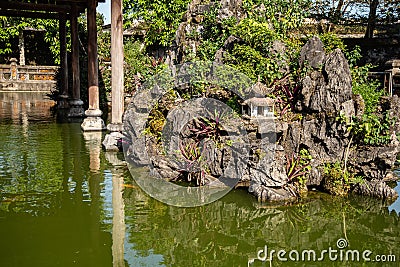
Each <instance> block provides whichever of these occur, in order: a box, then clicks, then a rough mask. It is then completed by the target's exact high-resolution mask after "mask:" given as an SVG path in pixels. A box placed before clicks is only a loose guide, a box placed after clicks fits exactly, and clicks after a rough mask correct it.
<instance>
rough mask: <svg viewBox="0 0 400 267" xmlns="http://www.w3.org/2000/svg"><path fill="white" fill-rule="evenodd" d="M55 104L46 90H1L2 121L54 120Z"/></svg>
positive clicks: (0, 117)
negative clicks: (52, 108)
mask: <svg viewBox="0 0 400 267" xmlns="http://www.w3.org/2000/svg"><path fill="white" fill-rule="evenodd" d="M55 104H56V103H55V101H53V100H50V98H49V97H48V96H47V94H46V93H44V92H18V93H12V92H0V122H1V121H11V122H12V123H17V124H18V123H21V122H23V121H25V122H27V121H43V120H53V116H52V114H51V107H53V106H54V105H55Z"/></svg>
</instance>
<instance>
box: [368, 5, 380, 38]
mask: <svg viewBox="0 0 400 267" xmlns="http://www.w3.org/2000/svg"><path fill="white" fill-rule="evenodd" d="M378 6H379V0H372V1H371V3H370V5H369V15H368V25H367V30H366V31H365V38H372V37H374V30H375V26H376V10H377V9H378Z"/></svg>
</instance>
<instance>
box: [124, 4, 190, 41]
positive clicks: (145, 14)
mask: <svg viewBox="0 0 400 267" xmlns="http://www.w3.org/2000/svg"><path fill="white" fill-rule="evenodd" d="M189 3H190V0H168V1H166V0H155V1H149V0H133V1H132V0H124V1H123V5H124V21H125V25H124V27H125V28H127V27H128V28H129V27H130V26H131V23H132V22H133V20H134V19H137V20H143V21H144V22H145V23H146V24H147V27H148V30H147V34H146V37H145V42H146V44H147V45H161V46H164V47H166V46H168V45H170V44H171V42H172V40H173V39H174V37H175V32H176V30H177V28H178V25H179V23H180V22H181V19H182V16H183V14H184V13H185V12H186V9H187V5H188V4H189Z"/></svg>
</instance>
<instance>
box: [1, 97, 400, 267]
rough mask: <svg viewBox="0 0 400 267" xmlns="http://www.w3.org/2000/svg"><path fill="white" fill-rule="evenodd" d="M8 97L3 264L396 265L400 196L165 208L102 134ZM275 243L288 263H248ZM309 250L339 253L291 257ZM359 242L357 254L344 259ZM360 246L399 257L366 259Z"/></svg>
mask: <svg viewBox="0 0 400 267" xmlns="http://www.w3.org/2000/svg"><path fill="white" fill-rule="evenodd" d="M0 97H1V93H0ZM3 99H4V98H3ZM3 103H4V102H3ZM15 103H19V104H17V108H15ZM15 103H14V104H13V105H14V106H13V108H11V109H10V107H11V106H12V105H11V104H3V105H0V266H7V267H17V266H18V267H20V266H29V267H33V266H40V267H44V266H85V267H87V266H114V267H115V266H118V267H119V266H400V264H399V262H400V248H399V245H398V244H400V220H399V215H398V214H399V212H400V204H399V202H398V201H396V202H395V203H385V202H382V201H380V200H376V199H372V198H362V197H357V196H349V197H346V198H340V197H331V196H329V195H326V194H322V193H316V192H314V193H310V194H309V196H308V197H307V198H305V199H303V200H301V201H300V202H299V203H297V204H295V205H291V206H272V205H262V204H260V203H258V202H257V201H256V200H255V199H254V198H253V196H251V195H249V194H248V193H247V192H246V191H243V190H234V191H232V192H230V193H229V194H227V195H226V196H225V197H224V198H222V199H220V200H218V201H216V202H213V203H211V204H209V205H206V206H202V207H196V208H177V207H172V206H168V205H165V204H163V203H160V202H158V201H157V200H154V199H152V198H151V197H149V196H147V195H146V194H145V193H144V192H143V191H142V190H141V189H140V188H139V187H138V186H137V185H136V184H135V183H134V180H133V178H132V175H131V173H130V172H129V171H128V170H127V168H126V166H125V165H124V162H123V156H122V155H120V154H118V153H117V154H116V153H109V152H107V153H106V152H104V151H102V150H101V141H102V138H103V136H102V135H104V133H103V134H102V133H89V134H88V133H83V132H82V131H81V130H80V124H78V123H63V124H60V123H57V122H56V121H55V120H54V118H52V117H51V115H50V113H47V112H45V111H43V110H44V109H48V107H49V106H48V105H47V104H49V103H47V104H42V105H39V104H37V105H36V106H35V105H33V104H32V102H29V103H30V104H26V102H25V103H23V104H21V103H22V102H18V101H17V102H15ZM49 105H50V104H49ZM23 109H25V110H26V111H25V113H23ZM40 109H43V110H42V111H40ZM133 175H134V173H133ZM398 191H400V190H398ZM341 238H343V240H341V241H342V242H343V241H344V242H347V246H345V247H343V248H342V249H339V248H338V245H339V244H337V241H338V240H339V239H341ZM341 244H342V243H341ZM345 245H346V244H345ZM271 250H275V251H279V250H285V251H286V252H287V253H286V254H285V256H283V255H282V254H281V256H282V258H286V259H288V261H287V262H284V261H281V260H279V259H278V258H277V255H276V253H275V254H274V255H273V260H272V262H269V261H267V260H268V259H265V261H261V260H258V259H255V260H254V262H252V259H254V258H257V254H259V256H260V258H263V257H264V256H265V251H267V254H269V253H270V252H271ZM311 250H313V251H315V252H316V258H317V259H318V258H321V257H320V256H321V253H322V252H323V251H324V250H327V251H328V252H329V250H337V251H338V252H337V256H338V258H337V259H336V260H332V259H334V253H333V254H332V255H331V256H332V259H331V258H329V255H328V254H329V253H328V252H326V253H325V254H322V255H323V256H324V258H323V259H324V262H318V261H315V262H314V261H307V259H306V257H305V258H304V259H305V261H303V262H302V261H299V262H296V261H293V260H291V258H292V259H296V252H292V251H298V253H299V260H301V259H302V254H304V253H303V252H304V251H307V253H309V251H311ZM356 250H357V251H359V255H360V261H359V262H356V261H345V257H344V256H343V255H346V253H347V252H348V251H350V252H352V251H356ZM366 250H370V251H371V252H372V254H370V255H367V256H368V258H370V259H371V260H375V259H386V261H389V260H393V259H394V258H393V256H395V259H396V262H385V263H382V262H380V263H377V262H364V261H363V260H362V253H363V252H364V251H366ZM307 253H306V254H304V255H305V256H307V255H308V254H307ZM340 253H342V260H341V258H340ZM348 254H349V253H348ZM349 255H350V254H349ZM392 255H393V256H392ZM375 256H379V257H378V258H376V257H375ZM348 259H350V260H351V257H350V258H348Z"/></svg>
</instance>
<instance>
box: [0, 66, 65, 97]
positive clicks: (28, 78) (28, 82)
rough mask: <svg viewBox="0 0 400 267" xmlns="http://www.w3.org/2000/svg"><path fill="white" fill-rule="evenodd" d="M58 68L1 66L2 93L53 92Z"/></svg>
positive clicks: (0, 89) (0, 88)
mask: <svg viewBox="0 0 400 267" xmlns="http://www.w3.org/2000/svg"><path fill="white" fill-rule="evenodd" d="M58 68H59V67H56V66H31V65H24V66H21V65H17V60H16V59H11V64H9V65H4V64H1V65H0V91H10V92H15V91H48V92H49V91H51V90H52V89H53V88H54V87H55V86H56V81H55V74H56V72H57V70H58Z"/></svg>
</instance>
